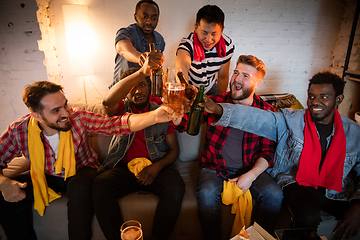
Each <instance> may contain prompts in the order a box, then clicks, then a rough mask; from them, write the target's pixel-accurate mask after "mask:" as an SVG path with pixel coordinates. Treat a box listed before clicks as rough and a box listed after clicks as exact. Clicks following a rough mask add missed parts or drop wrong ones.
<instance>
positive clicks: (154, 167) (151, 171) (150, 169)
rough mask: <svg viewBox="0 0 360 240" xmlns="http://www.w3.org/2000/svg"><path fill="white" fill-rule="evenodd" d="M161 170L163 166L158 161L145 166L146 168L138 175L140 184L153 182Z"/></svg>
mask: <svg viewBox="0 0 360 240" xmlns="http://www.w3.org/2000/svg"><path fill="white" fill-rule="evenodd" d="M160 170H161V167H160V166H159V165H158V164H156V163H153V164H151V165H149V166H147V167H144V169H143V170H141V172H139V174H138V175H137V177H138V182H139V184H140V185H144V186H147V185H150V184H152V183H153V181H154V180H155V178H156V177H157V175H158V174H159V172H160Z"/></svg>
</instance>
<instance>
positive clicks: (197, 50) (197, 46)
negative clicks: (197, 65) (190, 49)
mask: <svg viewBox="0 0 360 240" xmlns="http://www.w3.org/2000/svg"><path fill="white" fill-rule="evenodd" d="M193 39H194V60H195V61H196V62H201V61H202V60H204V59H205V51H204V48H203V46H202V45H201V43H200V41H199V38H198V37H197V34H196V32H195V31H194V35H193ZM216 53H217V55H218V56H219V57H221V58H223V57H225V56H226V46H225V40H224V38H223V36H221V38H220V40H219V42H218V43H217V44H216Z"/></svg>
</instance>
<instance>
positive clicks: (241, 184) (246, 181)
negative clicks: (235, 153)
mask: <svg viewBox="0 0 360 240" xmlns="http://www.w3.org/2000/svg"><path fill="white" fill-rule="evenodd" d="M255 179H256V176H255V174H253V173H252V172H251V170H250V171H248V172H247V173H244V174H242V175H241V176H239V177H237V178H232V179H229V181H230V182H236V186H237V187H238V188H240V189H241V190H242V191H243V192H244V193H245V192H246V191H247V190H249V188H250V187H251V184H252V183H253V181H254V180H255Z"/></svg>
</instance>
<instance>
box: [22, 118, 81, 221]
mask: <svg viewBox="0 0 360 240" xmlns="http://www.w3.org/2000/svg"><path fill="white" fill-rule="evenodd" d="M41 131H42V130H41V129H40V128H39V125H38V121H37V120H36V119H35V118H33V117H31V118H30V122H29V126H28V146H29V157H30V162H31V164H30V175H31V181H32V184H33V192H34V209H35V210H37V211H38V213H39V215H40V216H43V215H44V211H45V207H46V206H48V205H49V203H50V202H51V201H53V200H55V199H57V198H59V197H61V194H60V193H56V192H54V190H52V189H51V188H49V187H48V185H47V182H46V177H45V151H44V144H43V142H42V140H41V137H40V133H41ZM62 168H64V169H65V179H64V180H66V177H71V176H73V175H75V173H76V160H75V151H74V143H73V139H72V133H71V130H70V131H67V132H62V131H61V132H60V140H59V149H58V158H57V160H56V162H55V173H56V174H59V173H61V171H62Z"/></svg>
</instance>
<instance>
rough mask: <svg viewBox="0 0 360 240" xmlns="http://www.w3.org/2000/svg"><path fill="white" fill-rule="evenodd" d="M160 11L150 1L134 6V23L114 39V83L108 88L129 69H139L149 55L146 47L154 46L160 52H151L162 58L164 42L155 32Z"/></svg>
mask: <svg viewBox="0 0 360 240" xmlns="http://www.w3.org/2000/svg"><path fill="white" fill-rule="evenodd" d="M159 15H160V10H159V6H158V5H157V3H156V2H154V1H152V0H141V1H139V2H138V3H137V4H136V7H135V14H134V18H135V21H136V23H133V24H131V25H129V26H128V27H126V28H120V29H119V30H118V31H117V33H116V38H115V48H116V57H115V70H114V81H113V83H112V84H111V85H110V87H109V88H111V87H113V86H114V85H115V84H116V83H117V82H118V81H119V80H120V76H121V74H122V73H123V72H124V71H125V70H126V69H128V68H130V67H136V68H139V67H140V66H142V64H143V63H144V61H145V57H146V54H149V49H148V45H149V44H150V43H154V44H155V49H156V50H160V52H152V53H151V54H152V55H156V56H158V57H160V58H162V61H164V57H163V55H162V53H163V52H164V49H165V41H164V38H163V36H161V34H160V33H158V32H157V31H155V28H156V26H157V24H158V21H159Z"/></svg>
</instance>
